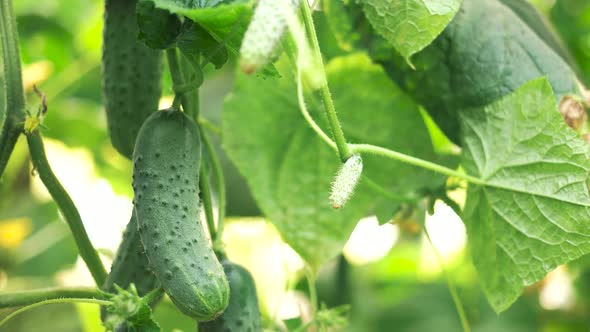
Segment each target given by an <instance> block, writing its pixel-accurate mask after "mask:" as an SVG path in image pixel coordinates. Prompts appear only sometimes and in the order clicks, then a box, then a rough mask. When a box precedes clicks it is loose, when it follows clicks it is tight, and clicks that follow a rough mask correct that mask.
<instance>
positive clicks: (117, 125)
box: [102, 0, 162, 159]
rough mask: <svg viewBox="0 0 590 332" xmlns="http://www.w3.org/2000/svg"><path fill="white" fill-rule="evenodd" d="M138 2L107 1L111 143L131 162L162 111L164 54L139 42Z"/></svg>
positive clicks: (105, 35) (105, 60)
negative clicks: (139, 139)
mask: <svg viewBox="0 0 590 332" xmlns="http://www.w3.org/2000/svg"><path fill="white" fill-rule="evenodd" d="M136 6H137V0H123V1H120V0H107V1H105V11H104V30H103V48H102V50H103V51H102V52H103V53H102V63H103V66H102V68H103V96H104V101H105V110H106V114H107V123H108V128H109V134H110V136H111V142H112V143H113V146H114V147H115V149H117V151H119V152H120V153H121V154H122V155H123V156H125V157H127V158H128V159H131V156H132V154H133V146H134V145H135V137H136V136H137V133H138V132H139V128H140V127H141V125H142V123H143V121H144V120H145V119H146V118H147V117H148V116H149V115H150V114H151V113H153V112H155V111H157V110H158V101H159V99H160V93H161V87H160V80H161V78H160V77H161V61H162V52H160V51H158V50H153V49H151V48H149V47H147V46H146V45H145V44H144V43H142V42H140V41H139V40H138V35H139V31H140V30H139V27H138V25H137V16H136V14H135V10H136Z"/></svg>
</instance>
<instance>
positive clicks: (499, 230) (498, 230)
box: [461, 78, 590, 312]
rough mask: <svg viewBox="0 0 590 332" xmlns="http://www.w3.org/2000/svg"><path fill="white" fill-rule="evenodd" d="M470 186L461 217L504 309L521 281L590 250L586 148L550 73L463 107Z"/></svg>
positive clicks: (493, 297)
mask: <svg viewBox="0 0 590 332" xmlns="http://www.w3.org/2000/svg"><path fill="white" fill-rule="evenodd" d="M461 120H462V121H461V123H462V128H463V146H464V159H463V166H464V167H465V170H466V171H467V172H468V173H469V174H471V175H474V176H477V177H479V178H481V179H482V180H483V181H485V186H473V185H471V186H469V189H468V193H467V202H466V206H465V210H464V214H463V220H464V221H465V224H466V227H467V233H468V236H469V240H470V242H469V243H470V246H471V254H472V256H473V261H474V264H475V266H476V268H477V270H478V272H479V276H480V279H481V284H482V286H483V289H484V291H485V293H486V295H487V297H488V300H489V302H490V303H491V305H492V307H493V308H494V309H495V310H496V311H497V312H501V311H504V310H506V309H507V308H508V307H509V306H510V305H511V304H512V303H513V302H514V301H515V300H516V299H517V298H518V296H519V295H520V294H521V292H522V289H523V287H525V286H528V285H531V284H533V283H535V282H537V281H539V280H541V279H542V278H543V277H544V276H545V274H546V273H547V272H548V271H551V270H552V269H554V268H556V267H557V266H558V265H560V264H564V263H566V262H569V261H572V260H574V259H576V258H578V257H580V256H582V255H585V254H587V253H589V252H590V223H589V221H590V194H589V190H588V187H589V184H590V181H589V177H588V176H589V172H590V161H589V160H588V157H589V151H590V150H589V147H588V145H587V144H586V143H585V142H583V141H582V140H581V139H579V137H577V134H576V133H575V132H574V131H572V130H571V129H570V128H569V127H567V125H566V124H565V123H564V121H563V119H562V118H561V115H560V114H559V112H558V111H557V106H556V104H555V98H554V96H553V91H552V90H551V86H550V85H549V82H548V81H547V79H545V78H541V79H537V80H533V81H531V82H528V83H526V84H525V85H523V86H522V87H521V88H519V89H518V90H517V91H516V92H514V93H513V94H510V95H508V96H507V97H505V98H502V99H500V100H498V101H496V102H494V103H492V104H490V105H489V106H485V107H482V108H480V109H473V110H469V111H465V112H462V113H461Z"/></svg>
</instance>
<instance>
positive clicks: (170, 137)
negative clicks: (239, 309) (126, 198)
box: [133, 110, 229, 321]
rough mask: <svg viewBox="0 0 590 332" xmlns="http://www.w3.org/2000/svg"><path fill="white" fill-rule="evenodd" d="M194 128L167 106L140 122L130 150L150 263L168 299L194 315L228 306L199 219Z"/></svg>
mask: <svg viewBox="0 0 590 332" xmlns="http://www.w3.org/2000/svg"><path fill="white" fill-rule="evenodd" d="M200 162H201V140H200V136H199V128H198V127H197V125H196V124H195V123H194V122H193V121H192V120H191V119H189V118H188V117H187V116H186V115H185V114H184V113H182V112H180V111H178V110H166V111H160V112H156V113H154V114H152V115H151V116H150V117H149V118H148V119H147V120H146V121H145V123H144V124H143V126H142V127H141V130H140V131H139V135H138V136H137V142H136V145H135V151H134V153H133V189H134V193H135V195H134V203H135V212H136V213H137V218H138V229H139V235H140V237H141V241H142V243H143V246H144V248H145V252H146V255H147V257H148V260H149V264H150V268H151V270H152V271H153V272H154V274H155V275H156V277H157V278H158V280H159V281H160V284H161V285H162V287H163V288H164V291H166V293H167V294H168V296H169V297H170V299H171V300H172V302H174V304H176V306H177V307H178V308H179V309H180V310H181V311H182V312H183V313H185V314H186V315H189V316H192V317H194V318H195V319H197V320H198V321H208V320H212V319H214V318H215V317H217V316H218V315H220V314H221V313H222V312H223V310H225V308H226V307H227V304H228V300H229V285H228V282H227V279H226V277H225V274H224V272H223V267H222V266H221V264H220V263H219V261H218V260H217V257H216V256H215V254H214V253H213V250H212V249H211V247H210V244H209V239H208V237H207V236H206V234H205V232H204V229H203V227H202V225H201V221H200V220H199V196H198V194H199V191H198V190H199V167H200Z"/></svg>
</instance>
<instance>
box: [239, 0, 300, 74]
mask: <svg viewBox="0 0 590 332" xmlns="http://www.w3.org/2000/svg"><path fill="white" fill-rule="evenodd" d="M299 1H300V0H259V1H258V4H257V6H256V9H255V10H254V15H253V16H252V21H250V25H249V26H248V30H246V34H245V35H244V39H243V41H242V47H241V49H240V66H241V68H242V70H243V71H244V72H245V73H247V74H251V73H254V72H256V71H257V70H259V69H260V68H262V67H264V66H265V65H266V64H268V63H269V62H270V61H271V59H272V57H273V55H274V52H275V49H276V48H277V45H278V44H279V42H280V41H281V38H282V37H283V34H284V33H285V30H287V25H288V19H289V16H290V15H295V10H296V9H297V7H298V6H299Z"/></svg>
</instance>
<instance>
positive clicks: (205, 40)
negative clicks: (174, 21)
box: [178, 21, 228, 69]
mask: <svg viewBox="0 0 590 332" xmlns="http://www.w3.org/2000/svg"><path fill="white" fill-rule="evenodd" d="M178 48H179V49H180V51H181V52H182V54H184V55H185V56H186V57H187V58H188V59H189V60H190V61H191V62H192V63H194V64H199V59H200V58H201V56H202V57H204V58H205V59H208V61H210V62H211V63H212V64H213V65H214V66H215V68H217V69H219V68H221V67H222V66H223V65H224V64H225V63H226V62H227V60H228V54H227V48H226V47H225V46H224V45H223V44H221V43H219V42H218V41H216V40H215V39H213V37H212V36H211V35H210V34H209V33H208V32H207V31H206V30H205V29H203V28H202V27H201V26H200V25H198V24H197V23H194V22H191V21H188V22H185V23H184V24H183V27H182V33H181V35H180V37H179V38H178Z"/></svg>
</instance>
